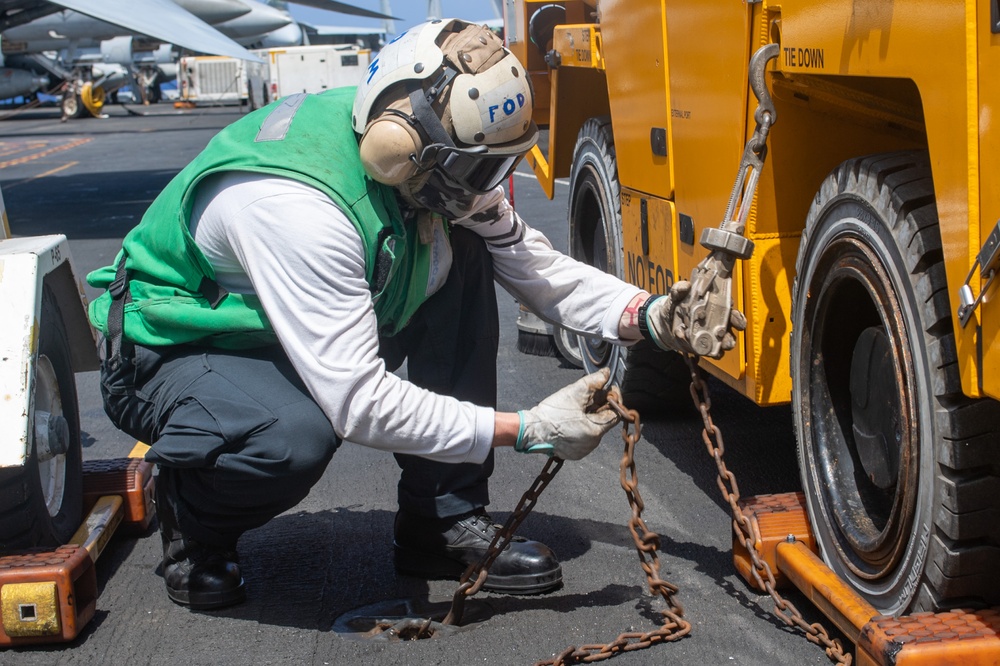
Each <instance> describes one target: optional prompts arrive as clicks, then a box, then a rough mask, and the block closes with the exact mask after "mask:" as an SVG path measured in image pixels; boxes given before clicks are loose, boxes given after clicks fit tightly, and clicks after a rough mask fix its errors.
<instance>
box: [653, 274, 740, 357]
mask: <svg viewBox="0 0 1000 666" xmlns="http://www.w3.org/2000/svg"><path fill="white" fill-rule="evenodd" d="M690 291H691V283H690V282H687V281H686V280H681V281H679V282H675V283H674V285H673V286H672V287H671V288H670V292H669V293H668V294H666V295H665V296H653V297H652V298H650V301H652V302H651V303H650V302H648V301H647V303H645V304H644V305H643V307H642V311H643V313H644V314H645V317H646V329H647V330H648V331H649V336H650V337H651V338H652V340H653V343H654V344H656V346H657V347H659V348H660V349H665V350H673V351H679V352H684V353H687V354H693V355H695V356H697V355H698V354H697V352H696V351H695V350H694V348H693V347H692V346H691V343H690V341H689V340H688V338H687V331H688V327H689V326H690V324H691V312H690V310H689V307H690V304H689V303H688V302H686V300H685V299H686V298H687V295H688V293H689V292H690ZM654 299H655V300H654ZM640 316H642V315H640ZM746 327H747V318H746V317H745V316H744V315H743V313H742V312H740V311H739V310H737V309H736V308H733V309H732V310H731V311H730V313H729V330H728V331H727V332H726V333H725V335H723V337H722V341H721V342H722V344H721V347H722V351H724V352H725V351H729V350H730V349H732V348H733V347H735V346H736V335H735V334H734V333H733V329H736V330H738V331H745V330H746ZM720 356H721V354H720Z"/></svg>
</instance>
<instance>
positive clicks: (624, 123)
mask: <svg viewBox="0 0 1000 666" xmlns="http://www.w3.org/2000/svg"><path fill="white" fill-rule="evenodd" d="M601 33H602V34H603V40H602V41H603V48H604V62H605V66H606V67H607V68H608V71H613V72H614V75H613V76H609V77H608V93H609V96H610V98H611V117H612V120H613V122H614V127H615V151H616V152H617V155H618V172H619V176H620V179H621V182H622V184H623V185H626V186H628V187H631V188H634V189H636V190H638V191H640V192H645V193H647V194H652V195H655V196H659V197H662V198H670V197H671V196H672V195H673V173H672V166H671V162H672V158H671V155H672V151H671V148H670V143H669V141H670V93H669V90H668V88H667V78H668V75H669V71H668V67H667V51H666V49H665V48H664V40H665V39H666V34H665V26H664V20H663V12H662V8H661V3H660V0H627V1H626V0H605V1H602V2H601ZM654 131H655V132H659V133H661V134H662V136H663V137H664V139H665V140H666V142H667V143H666V153H667V155H662V154H661V155H656V154H654V151H653V148H652V144H651V133H652V132H654Z"/></svg>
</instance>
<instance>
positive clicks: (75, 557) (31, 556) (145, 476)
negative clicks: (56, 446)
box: [0, 444, 154, 647]
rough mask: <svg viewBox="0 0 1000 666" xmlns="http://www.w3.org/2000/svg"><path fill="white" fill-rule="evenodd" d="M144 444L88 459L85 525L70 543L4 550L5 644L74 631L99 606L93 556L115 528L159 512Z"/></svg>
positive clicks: (130, 527)
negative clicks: (114, 454)
mask: <svg viewBox="0 0 1000 666" xmlns="http://www.w3.org/2000/svg"><path fill="white" fill-rule="evenodd" d="M145 448H146V447H145V445H144V444H139V445H137V446H136V447H135V449H133V450H132V453H131V454H129V457H128V458H117V459H112V460H97V461H89V462H85V463H84V466H83V493H84V509H85V511H88V513H87V517H86V519H85V520H84V521H83V524H82V525H81V526H80V528H79V529H78V530H77V531H76V534H74V535H73V538H72V539H70V542H69V543H68V544H66V545H64V546H59V547H58V548H55V549H52V548H47V549H41V548H34V549H31V550H27V551H22V552H19V553H12V554H9V555H6V556H3V557H0V647H15V646H20V645H29V644H35V643H59V642H65V641H71V640H73V639H74V638H76V637H77V636H78V635H79V634H80V632H81V631H82V630H83V627H84V626H86V624H87V623H88V622H90V620H91V619H92V618H93V617H94V612H95V610H96V608H97V596H98V591H97V573H96V570H95V568H94V563H95V562H96V561H97V558H98V557H99V556H100V555H101V553H102V552H103V551H104V547H105V546H106V545H107V544H108V541H109V540H110V539H111V537H112V535H114V534H115V532H116V531H118V530H121V531H122V532H124V533H130V534H137V533H138V534H141V533H144V532H145V531H146V530H147V529H148V528H149V525H150V523H151V522H152V519H153V515H154V512H153V483H154V480H153V475H152V471H153V467H152V465H150V464H149V463H147V462H145V461H143V460H142V455H143V454H144V452H145V451H144V449H145Z"/></svg>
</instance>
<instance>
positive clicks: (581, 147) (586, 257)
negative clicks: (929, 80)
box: [569, 117, 625, 384]
mask: <svg viewBox="0 0 1000 666" xmlns="http://www.w3.org/2000/svg"><path fill="white" fill-rule="evenodd" d="M569 191H570V195H569V228H570V242H569V245H570V255H571V256H572V257H574V258H575V259H579V260H580V261H582V262H584V263H587V264H590V265H591V266H595V267H597V268H599V269H601V270H602V271H604V272H606V273H610V274H612V275H615V276H617V277H619V278H620V277H622V276H623V261H624V259H623V255H622V200H621V186H620V185H619V184H618V159H617V157H616V156H615V143H614V138H613V135H612V133H611V119H610V118H608V117H601V118H590V119H589V120H587V121H586V122H585V123H584V124H583V127H581V128H580V133H579V134H578V135H577V139H576V146H575V147H574V149H573V167H572V169H571V170H570V176H569ZM570 353H571V355H572V356H577V355H578V356H579V358H580V359H581V361H582V362H583V367H584V369H585V370H586V371H587V372H594V371H595V370H598V369H600V368H603V367H610V368H611V376H612V380H613V381H614V382H615V383H617V384H620V383H621V381H622V379H623V377H624V375H625V348H624V347H621V346H618V345H612V344H608V343H607V342H604V341H602V340H599V339H594V338H587V337H583V336H579V337H578V344H577V345H576V347H575V349H573V350H571V352H570Z"/></svg>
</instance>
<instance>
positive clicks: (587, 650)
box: [415, 354, 852, 666]
mask: <svg viewBox="0 0 1000 666" xmlns="http://www.w3.org/2000/svg"><path fill="white" fill-rule="evenodd" d="M684 358H685V361H686V362H687V365H688V369H689V371H690V373H691V386H690V391H691V398H692V400H693V401H694V405H695V408H696V409H697V410H698V412H699V413H700V414H701V418H702V423H703V426H704V427H703V429H702V440H703V441H704V444H705V446H706V448H707V450H708V453H709V455H710V456H711V457H712V459H713V460H715V465H716V468H717V472H718V475H717V477H716V483H717V484H718V486H719V490H720V491H721V492H722V495H723V499H725V500H726V502H727V503H728V504H729V508H730V511H731V512H732V515H733V529H734V533H735V534H738V535H739V538H740V539H741V540H742V541H743V546H744V548H745V549H746V551H747V553H749V555H750V560H751V563H752V564H753V568H752V569H751V575H752V576H753V578H754V580H755V581H756V583H757V585H758V589H764V590H766V591H767V593H768V594H769V595H770V596H771V598H772V600H773V601H774V604H775V608H774V613H775V615H777V616H778V617H779V618H781V620H782V621H783V622H785V624H787V625H789V626H794V627H798V628H799V629H800V630H802V632H803V633H804V634H805V637H806V638H807V639H808V640H809V641H810V642H812V643H815V644H816V645H819V646H820V647H822V648H823V649H824V651H825V652H826V655H827V656H828V657H829V658H830V661H832V662H834V663H836V664H841V665H842V666H850V664H851V663H852V657H851V655H850V654H848V653H845V652H844V649H843V646H842V645H841V643H840V640H839V639H832V638H830V635H829V633H828V632H827V630H826V628H825V627H823V625H822V624H820V623H819V622H814V623H809V622H807V621H806V620H805V618H803V617H802V613H801V612H799V610H798V608H796V607H795V605H794V604H793V603H792V602H791V601H789V600H788V599H785V598H784V597H783V596H782V595H781V594H779V593H778V591H777V590H776V589H775V580H774V573H773V572H772V571H771V567H770V565H768V563H767V562H766V561H764V560H762V559H761V558H760V556H759V554H758V552H759V549H758V546H759V543H758V539H757V536H756V535H755V533H754V530H753V526H752V525H751V523H750V519H749V518H747V516H746V515H745V514H744V513H743V512H742V511H741V510H740V507H739V500H740V491H739V485H738V484H737V482H736V477H735V476H734V475H733V473H732V472H731V471H729V469H728V468H727V467H726V464H725V462H724V461H723V455H724V454H725V444H724V441H723V437H722V431H721V430H720V429H719V427H718V426H717V425H715V423H713V421H712V414H711V407H712V399H711V396H710V395H709V393H708V385H707V384H706V383H705V381H704V380H703V379H702V377H701V373H700V371H699V369H698V362H697V358H696V357H694V356H691V355H688V354H685V355H684ZM608 404H609V405H610V406H611V407H612V408H613V409H614V410H615V411H616V412H618V415H619V416H620V417H621V419H622V440H623V441H624V444H625V450H624V453H623V454H622V459H621V463H620V465H619V475H620V480H621V486H622V489H623V490H624V491H625V496H626V498H627V499H628V503H629V506H630V508H631V509H632V516H631V517H630V518H629V522H628V527H629V531H630V532H631V533H632V539H633V541H634V542H635V547H636V552H637V553H638V555H639V564H640V566H641V567H642V570H643V571H644V572H645V573H646V578H647V580H648V584H649V591H650V592H651V593H652V594H659V595H660V596H661V597H663V600H664V602H665V603H666V605H667V608H666V609H664V610H662V611H660V613H661V614H662V615H663V625H662V626H660V627H658V628H656V629H653V630H651V631H647V632H634V631H633V632H625V633H622V634H619V636H618V637H617V638H616V639H614V640H613V641H611V642H610V643H605V644H590V645H583V646H581V647H576V646H570V647H568V648H566V649H565V650H563V651H562V652H560V653H559V654H558V655H556V656H555V657H554V658H553V659H549V660H543V661H539V662H537V663H536V664H535V666H563V665H564V664H577V663H592V662H596V661H603V660H604V659H609V658H611V657H613V656H615V655H616V654H619V653H622V652H632V651H634V650H641V649H644V648H647V647H650V646H652V645H656V644H658V643H665V642H671V641H676V640H679V639H681V638H683V637H684V636H687V635H688V634H689V633H690V632H691V624H690V623H689V622H688V621H687V620H685V619H684V608H683V606H682V605H681V603H680V602H679V601H677V599H676V598H675V595H676V594H677V592H678V589H679V588H678V587H677V586H676V585H674V584H673V583H669V582H667V581H665V580H663V579H662V578H660V576H659V571H660V560H659V556H658V555H657V550H659V547H660V537H659V535H658V534H657V533H655V532H653V531H651V530H650V529H649V528H648V527H647V526H646V523H645V521H644V520H643V519H642V510H643V508H644V506H645V505H644V503H643V501H642V496H641V495H640V494H639V481H638V476H637V474H636V469H635V445H636V444H637V443H638V442H639V439H640V438H641V436H642V429H641V424H640V421H639V414H638V412H636V411H635V410H632V409H627V408H626V407H624V406H623V405H622V404H620V403H618V402H617V401H615V400H614V399H613V398H609V399H608ZM630 425H633V426H634V428H633V429H632V430H631V431H630V430H629V426H630ZM562 464H563V461H562V460H561V459H560V458H550V459H549V460H548V462H546V464H545V467H543V468H542V471H541V472H540V473H539V475H538V477H537V478H536V479H535V481H534V483H533V484H532V486H531V488H529V489H528V490H527V491H526V492H525V493H524V495H522V497H521V500H520V501H519V502H518V504H517V507H515V509H514V511H513V513H511V515H510V517H509V518H508V519H507V521H506V522H505V523H504V525H503V527H502V528H500V529H499V530H497V532H496V534H495V535H494V536H493V539H492V540H491V541H490V545H489V548H487V550H486V553H485V554H484V555H483V557H482V558H480V560H479V561H478V562H476V563H474V564H472V565H470V566H469V568H468V569H467V570H466V571H465V573H463V574H462V577H461V579H460V580H459V585H458V588H457V589H456V590H455V594H454V596H453V598H452V606H451V609H450V610H449V612H448V614H447V615H446V616H445V618H444V620H443V621H442V624H445V625H448V624H451V625H457V624H460V623H461V621H462V615H463V613H464V609H465V600H466V599H468V598H469V597H471V596H472V595H474V594H476V593H477V592H478V591H479V590H480V589H481V588H482V586H483V583H485V582H486V576H487V573H488V570H489V567H490V565H491V564H493V561H494V560H496V558H497V557H498V556H499V555H500V553H501V552H503V550H504V548H506V547H507V544H509V543H510V541H511V539H512V538H513V537H514V532H515V530H517V528H518V526H520V524H521V523H522V522H523V521H524V519H525V518H526V517H527V515H528V513H530V512H531V509H532V508H534V506H535V503H536V502H537V501H538V497H539V496H540V495H541V493H542V491H543V490H544V489H545V487H546V486H547V485H548V484H549V482H550V481H551V480H552V478H553V477H554V476H555V475H556V473H557V472H558V471H559V469H560V468H561V467H562ZM429 630H430V622H429V621H428V622H427V623H426V624H424V625H423V626H422V627H421V628H420V629H418V630H417V632H416V636H415V638H421V637H423V635H424V634H426V633H427V632H428V631H429Z"/></svg>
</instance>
